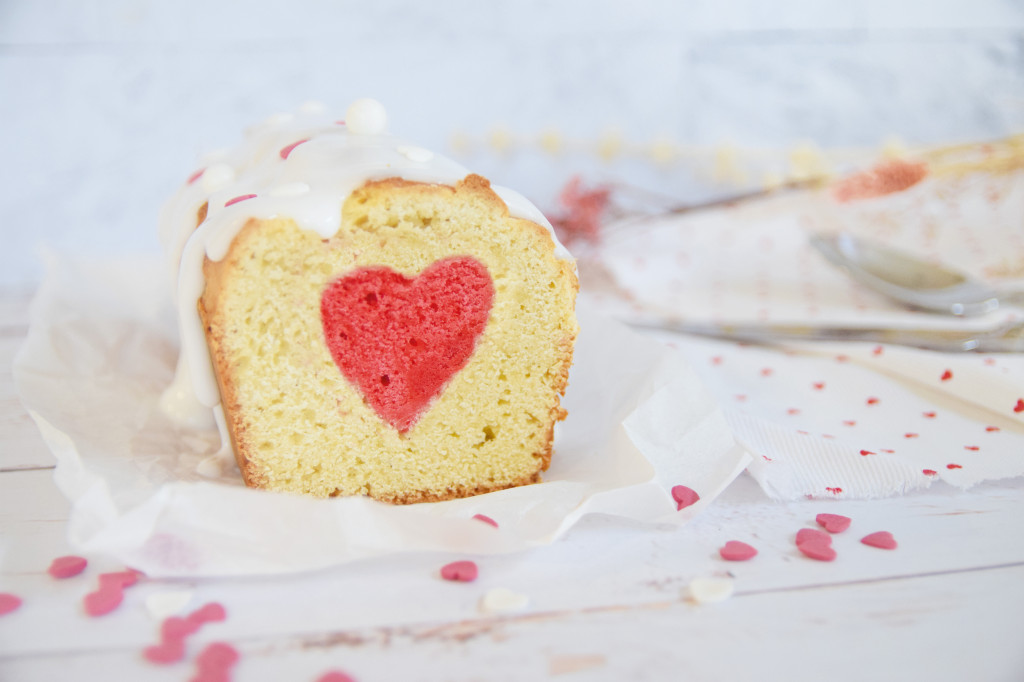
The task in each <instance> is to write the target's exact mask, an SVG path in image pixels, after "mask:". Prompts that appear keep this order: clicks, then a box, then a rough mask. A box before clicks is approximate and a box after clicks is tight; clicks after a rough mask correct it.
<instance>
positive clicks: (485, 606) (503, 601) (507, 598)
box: [480, 587, 530, 613]
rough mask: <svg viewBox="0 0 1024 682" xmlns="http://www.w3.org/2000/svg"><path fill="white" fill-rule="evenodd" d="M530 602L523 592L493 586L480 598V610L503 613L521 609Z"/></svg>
mask: <svg viewBox="0 0 1024 682" xmlns="http://www.w3.org/2000/svg"><path fill="white" fill-rule="evenodd" d="M529 603H530V598H529V597H527V596H526V595H525V594H519V593H518V592H513V591H512V590H510V589H507V588H504V587H495V588H494V589H491V590H488V591H487V593H486V594H485V595H484V596H483V597H481V598H480V610H481V611H482V612H484V613H505V612H508V611H521V610H523V609H525V608H526V605H527V604H529Z"/></svg>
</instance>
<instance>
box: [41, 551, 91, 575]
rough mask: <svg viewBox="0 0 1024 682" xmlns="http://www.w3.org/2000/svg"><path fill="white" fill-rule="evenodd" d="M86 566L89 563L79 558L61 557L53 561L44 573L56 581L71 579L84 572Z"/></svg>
mask: <svg viewBox="0 0 1024 682" xmlns="http://www.w3.org/2000/svg"><path fill="white" fill-rule="evenodd" d="M88 564H89V562H88V561H87V560H86V559H84V558H83V557H80V556H61V557H57V558H56V559H54V560H53V562H52V563H51V564H50V567H49V568H48V569H46V572H47V573H49V574H50V575H51V576H53V577H54V578H57V579H58V580H61V579H63V578H73V577H74V576H76V575H78V574H79V573H81V572H82V571H84V570H85V567H86V566H87V565H88Z"/></svg>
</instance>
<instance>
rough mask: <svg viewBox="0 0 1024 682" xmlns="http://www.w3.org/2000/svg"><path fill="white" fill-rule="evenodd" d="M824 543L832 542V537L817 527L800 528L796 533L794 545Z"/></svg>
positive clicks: (829, 543)
mask: <svg viewBox="0 0 1024 682" xmlns="http://www.w3.org/2000/svg"><path fill="white" fill-rule="evenodd" d="M815 544H817V545H825V546H826V547H828V546H829V545H831V544H832V537H831V536H830V535H828V534H827V533H825V532H824V531H820V530H818V529H817V528H801V529H800V530H798V531H797V533H796V545H797V547H799V546H800V545H815Z"/></svg>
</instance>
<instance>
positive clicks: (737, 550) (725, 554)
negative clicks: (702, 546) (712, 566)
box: [718, 540, 757, 561]
mask: <svg viewBox="0 0 1024 682" xmlns="http://www.w3.org/2000/svg"><path fill="white" fill-rule="evenodd" d="M718 553H719V554H720V555H721V557H722V558H723V559H725V560H726V561H747V560H748V559H753V558H754V557H755V556H757V550H756V549H755V548H753V547H751V546H750V545H748V544H747V543H745V542H740V541H739V540H729V541H728V542H727V543H725V546H724V547H722V548H721V549H719V550H718Z"/></svg>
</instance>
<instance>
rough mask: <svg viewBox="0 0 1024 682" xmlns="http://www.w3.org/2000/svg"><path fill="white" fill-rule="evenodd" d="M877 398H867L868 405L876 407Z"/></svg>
mask: <svg viewBox="0 0 1024 682" xmlns="http://www.w3.org/2000/svg"><path fill="white" fill-rule="evenodd" d="M877 404H878V398H868V405H877Z"/></svg>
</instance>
